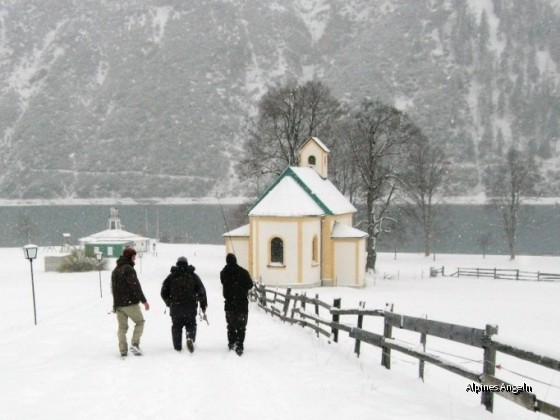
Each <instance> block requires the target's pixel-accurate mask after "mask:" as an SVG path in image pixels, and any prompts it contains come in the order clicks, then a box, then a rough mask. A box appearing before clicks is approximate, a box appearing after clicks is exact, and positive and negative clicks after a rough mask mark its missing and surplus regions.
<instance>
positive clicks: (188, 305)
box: [161, 257, 208, 353]
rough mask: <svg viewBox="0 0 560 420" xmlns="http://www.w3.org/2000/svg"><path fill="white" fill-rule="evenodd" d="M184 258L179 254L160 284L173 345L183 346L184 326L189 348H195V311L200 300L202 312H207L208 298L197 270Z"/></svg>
mask: <svg viewBox="0 0 560 420" xmlns="http://www.w3.org/2000/svg"><path fill="white" fill-rule="evenodd" d="M194 271H195V268H194V267H193V266H192V265H189V262H188V260H187V259H186V258H185V257H180V258H179V259H178V260H177V264H176V265H175V266H173V267H171V274H169V275H168V276H167V278H166V279H165V280H164V282H163V285H162V287H161V297H162V299H163V300H164V302H165V304H166V305H167V306H168V307H169V308H170V310H169V314H170V315H171V338H172V340H173V348H174V349H175V350H177V351H181V350H182V349H183V346H182V343H181V342H182V340H183V328H185V330H186V342H187V349H188V350H189V351H190V352H191V353H192V352H193V351H194V342H195V341H196V312H197V308H198V303H200V309H201V310H202V312H203V314H206V308H207V307H208V301H207V299H206V289H205V288H204V284H202V280H200V277H198V275H197V274H196V273H195V272H194Z"/></svg>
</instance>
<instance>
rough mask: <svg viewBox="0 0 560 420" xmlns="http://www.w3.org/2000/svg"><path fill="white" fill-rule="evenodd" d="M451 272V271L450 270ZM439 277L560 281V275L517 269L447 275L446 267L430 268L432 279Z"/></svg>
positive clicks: (467, 270)
mask: <svg viewBox="0 0 560 420" xmlns="http://www.w3.org/2000/svg"><path fill="white" fill-rule="evenodd" d="M448 272H449V270H448ZM437 275H441V276H449V277H476V278H480V277H488V278H492V279H502V280H522V281H559V280H560V274H555V273H541V272H540V271H537V272H531V271H522V270H516V269H503V268H464V267H459V268H457V271H455V272H453V273H449V274H446V270H445V267H441V268H437V267H430V277H436V276H437Z"/></svg>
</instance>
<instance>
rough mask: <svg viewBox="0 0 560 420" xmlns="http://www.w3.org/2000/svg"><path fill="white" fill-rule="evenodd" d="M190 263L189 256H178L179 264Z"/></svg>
mask: <svg viewBox="0 0 560 420" xmlns="http://www.w3.org/2000/svg"><path fill="white" fill-rule="evenodd" d="M183 264H184V265H189V261H188V260H187V257H179V258H177V265H183Z"/></svg>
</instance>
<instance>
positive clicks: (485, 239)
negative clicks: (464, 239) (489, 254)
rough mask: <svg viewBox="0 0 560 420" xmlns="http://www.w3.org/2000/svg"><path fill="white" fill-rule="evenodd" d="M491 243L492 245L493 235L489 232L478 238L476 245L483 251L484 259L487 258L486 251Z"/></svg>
mask: <svg viewBox="0 0 560 420" xmlns="http://www.w3.org/2000/svg"><path fill="white" fill-rule="evenodd" d="M491 243H492V235H491V234H490V233H488V232H484V233H481V234H480V235H478V237H477V238H476V244H477V245H478V246H479V247H480V249H481V250H482V258H486V251H487V250H488V247H489V246H490V244H491Z"/></svg>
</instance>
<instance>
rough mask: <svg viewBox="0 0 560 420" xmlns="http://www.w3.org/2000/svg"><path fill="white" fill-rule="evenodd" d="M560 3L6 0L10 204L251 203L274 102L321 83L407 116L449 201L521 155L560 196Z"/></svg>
mask: <svg viewBox="0 0 560 420" xmlns="http://www.w3.org/2000/svg"><path fill="white" fill-rule="evenodd" d="M559 3H560V2H558V1H557V0H555V1H551V0H485V1H480V0H425V1H413V2H411V1H408V0H391V1H386V0H344V1H342V0H276V1H270V2H269V1H267V2H262V1H260V0H246V1H243V0H229V1H228V0H200V1H196V2H185V1H183V0H142V1H140V0H119V1H118V2H115V1H112V0H50V1H49V0H27V1H25V2H21V1H16V0H1V1H0V86H1V89H0V165H1V170H0V197H1V198H5V199H6V198H58V197H79V198H88V197H91V198H95V197H133V198H141V197H171V196H191V197H196V196H208V195H214V194H216V193H218V192H220V193H221V194H225V195H239V194H240V193H242V192H243V183H242V182H241V183H239V182H237V180H236V179H235V176H234V175H235V174H234V173H233V169H232V168H233V163H234V162H235V161H236V160H237V158H238V156H239V154H240V153H242V148H241V146H242V143H243V140H244V138H245V135H246V134H245V130H246V126H247V120H248V119H250V118H252V117H254V116H255V113H256V109H257V104H258V101H259V99H260V97H261V96H262V94H263V93H264V92H265V91H266V88H267V86H269V85H273V84H276V83H284V82H286V81H287V80H291V79H297V80H301V81H305V80H309V79H312V78H316V79H319V80H321V81H322V82H324V83H325V84H326V85H327V86H329V87H330V88H331V89H332V92H333V94H334V95H335V96H336V97H338V98H339V99H341V100H344V101H347V102H348V103H349V104H358V103H359V102H360V101H362V100H363V99H364V98H366V97H368V98H379V99H381V100H383V101H385V102H387V103H389V104H393V105H395V106H397V107H398V108H400V109H402V110H404V111H406V112H407V113H408V114H409V115H410V116H411V117H412V118H413V119H414V121H416V123H417V124H418V125H419V126H420V127H421V128H422V130H423V131H424V132H425V133H426V134H427V135H428V136H429V137H430V138H432V139H433V140H434V141H437V142H438V143H441V144H443V145H444V146H445V149H446V151H447V153H448V154H449V156H450V160H451V162H452V163H453V170H452V171H451V172H450V173H451V178H450V180H449V182H448V183H447V187H446V193H447V194H449V195H468V194H473V193H476V192H478V191H479V190H480V188H481V179H482V177H483V176H484V168H485V165H487V164H488V163H489V162H493V161H495V159H496V157H497V156H501V155H503V153H504V151H505V150H506V148H507V147H509V145H511V144H515V145H516V146H518V147H520V148H522V149H523V150H525V151H526V153H528V154H531V155H533V156H534V157H535V159H536V160H537V161H538V163H539V164H540V168H541V174H542V175H543V178H542V181H541V183H540V185H539V190H540V193H541V194H544V195H560V187H559V185H560V184H559V183H558V182H557V181H558V180H560V165H558V150H557V149H558V142H559V141H560V90H559V86H558V85H559V81H560V77H559V72H560V4H559ZM323 140H324V141H325V142H326V143H327V144H328V139H323Z"/></svg>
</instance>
